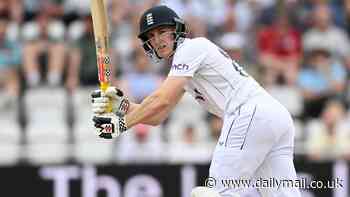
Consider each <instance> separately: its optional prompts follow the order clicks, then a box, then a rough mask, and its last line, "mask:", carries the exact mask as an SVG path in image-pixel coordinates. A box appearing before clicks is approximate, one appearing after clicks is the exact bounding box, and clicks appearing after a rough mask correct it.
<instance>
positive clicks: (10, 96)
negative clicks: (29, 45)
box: [0, 12, 21, 107]
mask: <svg viewBox="0 0 350 197" xmlns="http://www.w3.org/2000/svg"><path fill="white" fill-rule="evenodd" d="M9 22H10V18H9V14H8V12H0V87H4V91H0V93H1V92H3V94H1V99H0V107H3V106H5V105H7V104H9V103H11V102H13V101H15V98H16V97H17V96H18V92H19V84H18V73H17V71H18V67H19V66H20V64H21V50H20V46H19V44H18V43H17V42H15V41H12V40H10V39H8V37H7V30H8V29H7V28H8V24H9Z"/></svg>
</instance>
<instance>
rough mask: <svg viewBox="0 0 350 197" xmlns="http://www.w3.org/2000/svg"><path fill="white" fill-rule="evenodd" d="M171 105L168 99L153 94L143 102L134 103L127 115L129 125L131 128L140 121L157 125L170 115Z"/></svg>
mask: <svg viewBox="0 0 350 197" xmlns="http://www.w3.org/2000/svg"><path fill="white" fill-rule="evenodd" d="M169 106H170V104H169V103H168V102H167V101H166V100H164V99H161V98H159V96H157V95H151V96H149V97H147V98H145V99H144V100H143V102H142V103H141V104H136V105H133V107H132V108H133V109H132V110H131V111H130V112H129V113H128V114H127V115H126V122H127V127H128V128H131V127H133V126H134V125H136V124H140V123H142V124H150V125H156V124H158V123H159V122H161V120H162V119H165V117H166V116H167V115H168V112H169V111H170V110H169Z"/></svg>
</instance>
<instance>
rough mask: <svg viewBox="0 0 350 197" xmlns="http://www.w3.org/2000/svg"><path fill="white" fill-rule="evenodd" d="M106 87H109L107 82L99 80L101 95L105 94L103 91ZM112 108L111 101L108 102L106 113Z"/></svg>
mask: <svg viewBox="0 0 350 197" xmlns="http://www.w3.org/2000/svg"><path fill="white" fill-rule="evenodd" d="M108 87H109V83H107V82H101V83H100V89H101V94H102V95H104V94H105V92H106V90H107V88H108ZM112 109H113V106H112V102H109V103H108V107H107V113H111V112H112Z"/></svg>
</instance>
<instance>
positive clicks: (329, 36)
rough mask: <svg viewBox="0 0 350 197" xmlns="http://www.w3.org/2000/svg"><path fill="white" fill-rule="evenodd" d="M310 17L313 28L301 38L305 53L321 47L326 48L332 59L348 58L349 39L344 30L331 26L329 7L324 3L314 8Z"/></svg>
mask: <svg viewBox="0 0 350 197" xmlns="http://www.w3.org/2000/svg"><path fill="white" fill-rule="evenodd" d="M312 17H313V18H312V19H313V26H312V28H311V29H310V30H308V31H306V33H305V34H304V36H303V46H304V49H305V51H307V52H308V51H310V50H312V49H314V48H320V47H323V48H328V49H329V50H330V52H331V54H332V56H334V58H339V59H340V60H344V58H345V59H347V58H349V55H350V42H349V38H348V37H347V34H346V33H345V31H344V30H342V29H340V28H338V27H336V26H334V25H333V23H332V13H331V10H330V7H329V6H328V5H327V4H325V3H324V4H319V5H317V6H314V8H313V15H312Z"/></svg>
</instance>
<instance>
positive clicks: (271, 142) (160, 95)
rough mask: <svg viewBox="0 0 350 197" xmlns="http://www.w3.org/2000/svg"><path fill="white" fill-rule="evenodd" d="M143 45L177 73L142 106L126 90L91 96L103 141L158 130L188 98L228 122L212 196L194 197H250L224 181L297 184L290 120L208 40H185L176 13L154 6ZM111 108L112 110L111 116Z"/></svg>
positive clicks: (196, 193) (145, 18) (275, 194)
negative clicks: (142, 127) (137, 129)
mask: <svg viewBox="0 0 350 197" xmlns="http://www.w3.org/2000/svg"><path fill="white" fill-rule="evenodd" d="M139 25H140V32H139V35H138V38H139V39H140V40H141V41H142V46H143V48H144V50H145V53H146V54H147V55H148V56H149V57H150V58H152V59H155V60H165V61H167V62H168V63H169V66H171V69H170V71H169V74H168V77H167V78H166V79H165V80H164V82H163V83H162V85H161V86H160V87H159V88H158V89H157V90H156V91H155V92H153V93H152V94H151V95H149V96H148V97H146V98H145V99H144V100H143V101H142V102H141V103H140V104H136V103H129V101H128V100H127V98H126V97H125V95H124V94H123V92H122V91H121V90H118V89H117V88H115V87H109V88H108V89H107V91H106V92H105V93H102V94H101V91H100V90H96V91H94V92H93V93H92V108H93V113H94V117H93V122H94V126H95V128H96V131H97V132H98V134H99V136H100V137H102V138H113V137H117V136H119V135H120V134H121V133H123V132H125V131H126V130H127V129H129V128H131V127H133V126H135V125H136V124H140V123H142V124H149V125H158V124H160V123H161V122H162V121H163V120H164V119H165V118H166V117H167V116H168V114H169V113H170V111H171V110H172V109H173V108H174V106H175V105H176V104H177V103H178V101H179V100H180V99H181V97H182V96H183V95H184V93H185V92H188V93H189V94H191V95H192V96H193V97H194V98H195V99H196V100H197V102H198V103H200V104H201V105H202V106H203V107H204V108H205V109H206V110H208V111H209V112H210V113H213V114H215V115H217V116H219V117H221V118H222V119H223V122H224V124H223V128H222V130H221V135H220V138H219V140H218V143H217V145H216V148H215V150H214V154H213V158H212V161H211V165H210V169H209V176H210V177H212V178H214V179H215V180H216V181H217V184H216V185H215V187H214V189H209V188H206V187H200V188H195V189H194V190H193V191H192V196H193V197H220V196H221V197H233V196H237V194H239V193H240V192H242V191H243V190H244V188H241V187H227V185H223V184H221V180H240V179H242V180H243V179H245V180H252V181H253V180H257V179H266V180H268V179H271V178H274V179H277V180H282V179H283V180H296V172H295V168H294V164H293V147H294V126H293V120H292V118H291V115H290V114H289V112H288V111H287V110H286V108H285V107H283V106H282V105H281V104H280V103H279V102H278V101H276V100H275V99H274V98H273V97H271V96H270V95H269V94H268V93H267V92H266V91H265V90H264V89H263V88H262V87H261V86H260V85H259V84H258V83H257V82H256V81H255V80H254V79H253V78H252V77H251V76H249V75H248V74H247V73H246V72H245V71H244V70H243V68H242V67H241V66H240V65H239V64H238V63H237V62H235V61H234V60H232V59H231V58H230V57H229V56H228V55H227V53H226V52H225V51H223V50H222V49H221V48H219V47H218V46H216V45H215V44H214V43H213V42H211V41H209V40H208V39H206V38H203V37H198V38H193V39H190V38H186V25H185V23H184V21H183V20H182V19H181V18H179V16H178V15H177V14H176V13H175V12H174V11H173V10H172V9H170V8H168V7H166V6H155V7H152V8H150V9H148V10H146V11H145V12H144V13H143V15H142V16H141V18H140V24H139ZM109 103H112V105H113V110H112V112H108V110H107V109H108V105H109ZM258 190H259V193H260V194H261V196H262V197H300V193H299V190H298V188H294V187H280V188H276V187H269V188H258Z"/></svg>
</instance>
